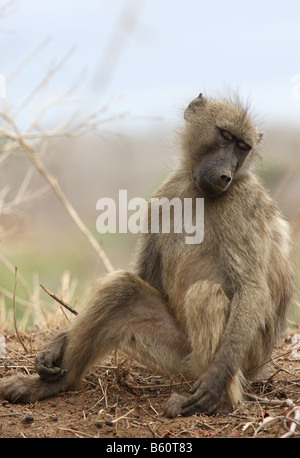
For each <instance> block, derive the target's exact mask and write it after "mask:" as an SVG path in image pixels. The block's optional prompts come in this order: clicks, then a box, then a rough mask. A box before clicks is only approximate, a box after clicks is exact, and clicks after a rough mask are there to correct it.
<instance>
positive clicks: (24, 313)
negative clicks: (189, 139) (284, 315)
mask: <svg viewBox="0 0 300 458" xmlns="http://www.w3.org/2000/svg"><path fill="white" fill-rule="evenodd" d="M299 17H300V3H299V2H298V1H297V0H286V1H281V0H273V1H272V2H271V1H270V0H263V1H261V0H260V1H259V2H258V1H257V0H244V1H243V2H239V1H237V0H228V1H227V2H222V1H221V0H212V1H210V2H204V1H201V0H185V1H183V0H172V1H171V0H163V1H158V0H85V1H82V0H72V1H71V0H60V1H58V0H51V1H50V0H43V1H42V2H41V1H38V0H26V1H25V0H14V1H0V146H1V148H0V333H1V326H2V328H4V327H7V326H9V325H10V324H11V323H12V322H13V316H14V315H15V316H16V317H17V319H18V323H19V327H20V328H22V329H27V328H28V327H29V326H33V325H34V326H42V325H47V323H49V322H50V320H56V314H57V310H58V304H57V303H56V302H55V303H53V300H52V299H51V298H50V297H49V296H48V295H47V294H46V293H45V292H44V291H43V290H41V287H40V284H43V285H44V286H46V287H47V288H49V289H50V290H51V291H52V292H54V293H55V294H56V295H57V296H59V297H60V298H62V299H64V300H65V301H66V302H68V303H69V304H70V305H72V306H73V307H77V308H80V306H81V305H82V304H83V302H84V300H83V297H84V294H85V291H86V289H87V288H88V287H89V285H90V284H91V283H92V282H93V280H94V279H95V278H96V277H98V276H99V275H103V274H104V273H105V272H106V271H107V270H109V269H110V268H111V267H112V266H113V268H127V267H128V266H129V264H130V261H131V255H132V252H133V249H134V245H135V243H136V237H137V236H136V235H132V234H130V233H128V234H118V233H117V234H99V233H97V231H96V219H97V216H98V214H99V212H97V210H96V203H97V201H98V199H100V198H102V197H111V198H113V199H115V200H116V201H117V200H118V192H119V190H121V189H126V190H128V199H130V198H132V197H143V198H147V197H149V196H150V194H151V193H152V192H153V191H154V190H155V188H156V187H157V186H158V185H159V184H160V182H161V181H162V179H163V178H164V177H165V176H166V175H167V173H168V171H169V169H170V167H171V166H172V163H173V158H174V157H176V155H177V154H178V148H177V139H176V134H177V131H178V129H179V128H180V126H181V123H182V113H183V110H184V108H185V106H186V105H187V104H188V103H189V101H190V100H191V99H193V98H195V97H196V96H197V95H198V94H199V93H200V92H204V93H206V94H207V95H208V96H209V95H212V96H217V95H218V94H223V93H224V92H226V91H227V90H228V89H231V90H234V91H238V92H239V94H240V96H241V97H242V99H244V100H246V101H248V100H250V101H251V106H252V107H253V112H254V113H255V115H256V116H257V118H258V119H259V121H260V124H261V128H262V129H263V130H264V132H265V135H264V141H263V144H262V146H261V149H260V151H261V155H262V160H261V161H260V162H259V164H258V173H259V174H260V176H261V177H262V178H263V180H264V181H265V183H266V186H267V188H268V189H269V190H270V192H271V194H272V195H273V196H274V198H275V199H276V200H277V202H278V205H279V207H280V208H281V210H282V212H283V214H284V215H285V217H286V218H287V219H288V220H289V221H290V222H291V224H292V230H293V236H294V241H295V243H294V255H293V256H294V263H295V270H296V275H297V296H296V300H295V303H294V306H293V310H292V311H291V314H290V319H289V320H290V321H289V322H290V325H291V326H294V325H295V324H296V323H299V321H300V310H299V305H298V302H299V283H300V129H299V127H300V61H299V55H300V38H299V25H300V24H299ZM101 250H103V251H101ZM99 253H100V255H99ZM15 268H17V273H16V269H15ZM16 280H17V281H16Z"/></svg>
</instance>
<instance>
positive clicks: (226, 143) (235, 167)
mask: <svg viewBox="0 0 300 458" xmlns="http://www.w3.org/2000/svg"><path fill="white" fill-rule="evenodd" d="M184 118H185V120H186V124H185V130H184V133H183V136H182V138H183V150H184V151H185V154H186V158H187V161H188V164H189V167H190V170H191V175H192V178H193V180H194V182H195V183H196V185H197V186H198V188H199V189H200V191H201V193H202V194H204V195H205V196H211V197H216V196H219V195H220V194H222V193H224V192H226V191H227V190H228V188H229V187H230V186H231V184H232V182H233V181H234V179H235V178H238V177H239V176H241V175H243V174H245V173H247V171H248V169H249V167H250V166H251V164H252V162H253V159H254V157H255V147H256V145H257V144H258V143H259V141H260V139H261V137H262V134H261V133H259V132H258V130H257V129H256V127H255V126H254V125H253V123H252V121H251V119H250V117H249V116H248V114H247V111H246V110H245V109H244V108H243V107H242V106H241V105H240V104H239V103H237V104H233V103H230V102H226V101H225V102H216V101H210V100H207V99H205V98H204V97H203V95H202V94H200V95H199V97H197V98H196V99H195V100H193V101H192V102H191V103H190V104H189V105H188V107H187V108H186V110H185V112H184ZM249 153H250V154H249Z"/></svg>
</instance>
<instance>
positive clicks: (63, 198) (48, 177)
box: [0, 112, 114, 272]
mask: <svg viewBox="0 0 300 458" xmlns="http://www.w3.org/2000/svg"><path fill="white" fill-rule="evenodd" d="M0 115H1V116H2V118H3V119H5V120H6V121H7V123H8V124H9V125H10V126H11V127H12V128H13V130H14V132H15V134H16V135H12V136H11V137H10V138H12V139H13V140H15V141H17V142H18V143H19V145H20V146H21V147H22V148H23V149H24V151H25V153H26V155H27V156H28V158H29V159H30V160H31V162H32V163H33V164H34V165H35V167H36V168H37V170H38V171H39V172H40V174H41V175H42V176H43V177H44V178H45V180H46V181H47V182H48V183H49V184H50V186H51V188H52V189H53V191H54V193H55V195H56V197H57V198H58V200H59V201H60V202H61V204H62V205H63V207H64V208H65V210H66V211H67V212H68V214H69V216H70V217H71V219H72V221H73V222H74V223H75V225H76V226H77V228H78V229H79V230H80V232H81V233H82V234H83V235H84V236H85V237H86V238H87V240H88V241H89V243H90V244H91V245H92V247H93V248H94V249H95V251H96V252H97V254H98V256H99V257H100V259H101V260H102V262H103V264H104V266H105V268H106V270H107V271H108V272H112V271H113V270H114V269H113V266H112V264H111V263H110V261H109V259H108V257H107V256H106V254H105V252H104V251H103V249H102V248H101V246H100V244H99V243H98V242H97V240H96V239H95V237H94V236H93V235H92V233H91V232H90V231H89V230H88V228H87V227H86V226H85V224H84V223H83V221H82V220H81V218H80V217H79V215H78V214H77V212H76V211H75V209H74V208H73V206H72V205H71V203H70V202H69V201H68V199H67V198H66V196H65V194H64V193H63V191H62V189H61V187H60V186H59V184H58V182H57V180H56V178H55V177H54V175H52V174H51V172H49V170H48V169H47V168H46V167H45V166H44V165H43V163H42V162H41V161H40V160H39V158H38V157H37V155H36V153H35V151H34V149H33V148H32V146H31V145H30V144H29V143H28V142H26V140H25V139H24V137H23V135H22V134H21V132H20V131H19V129H18V127H17V125H16V124H15V122H14V120H13V119H12V118H11V117H10V116H9V115H7V114H6V113H3V112H2V113H0Z"/></svg>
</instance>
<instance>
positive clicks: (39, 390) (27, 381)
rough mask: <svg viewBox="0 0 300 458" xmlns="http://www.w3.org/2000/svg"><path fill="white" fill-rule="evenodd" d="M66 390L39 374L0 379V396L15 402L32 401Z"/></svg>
mask: <svg viewBox="0 0 300 458" xmlns="http://www.w3.org/2000/svg"><path fill="white" fill-rule="evenodd" d="M60 391H64V389H63V386H61V385H60V384H57V383H46V382H43V381H42V380H41V378H40V377H39V376H38V375H12V376H11V377H4V378H3V379H1V380H0V398H2V399H5V400H7V401H9V402H13V403H14V402H15V403H24V404H26V403H30V402H35V401H39V400H40V399H44V398H48V397H51V396H54V395H56V394H57V393H59V392H60Z"/></svg>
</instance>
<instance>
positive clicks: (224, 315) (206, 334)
mask: <svg viewBox="0 0 300 458" xmlns="http://www.w3.org/2000/svg"><path fill="white" fill-rule="evenodd" d="M229 305H230V302H229V299H228V298H227V296H226V295H225V293H224V291H223V290H222V288H221V286H220V285H218V284H217V283H214V282H212V281H208V280H206V281H199V282H197V283H195V284H194V285H192V286H191V287H190V288H189V289H188V291H187V294H186V297H185V304H184V312H185V321H186V333H187V336H188V341H189V343H190V345H191V348H192V352H191V354H190V355H189V357H188V365H189V369H190V372H191V373H192V374H193V376H194V377H195V378H196V379H199V378H200V377H201V375H203V373H204V372H205V371H206V369H207V368H208V366H209V364H210V363H211V361H212V359H213V356H214V354H215V352H216V349H217V347H218V344H219V342H220V338H221V336H222V334H223V331H224V328H225V326H226V322H227V319H228V314H229ZM241 381H242V376H241V371H239V372H238V374H236V375H235V376H234V377H233V378H232V382H231V384H230V386H229V388H228V390H227V396H226V398H224V399H223V400H222V402H221V404H219V405H218V406H216V411H218V412H226V411H227V412H228V411H230V410H233V409H234V408H235V407H236V405H237V403H238V402H239V401H240V400H241V399H242V390H241ZM197 388H198V385H197V383H196V384H195V385H194V387H193V388H192V393H194V392H195V391H196V389H197ZM183 402H188V399H187V397H186V396H182V395H179V394H177V393H174V394H173V395H171V397H170V398H169V400H168V401H167V403H166V407H165V413H166V415H167V416H169V417H175V416H176V415H178V414H179V413H181V405H182V404H183ZM211 413H213V412H211Z"/></svg>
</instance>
